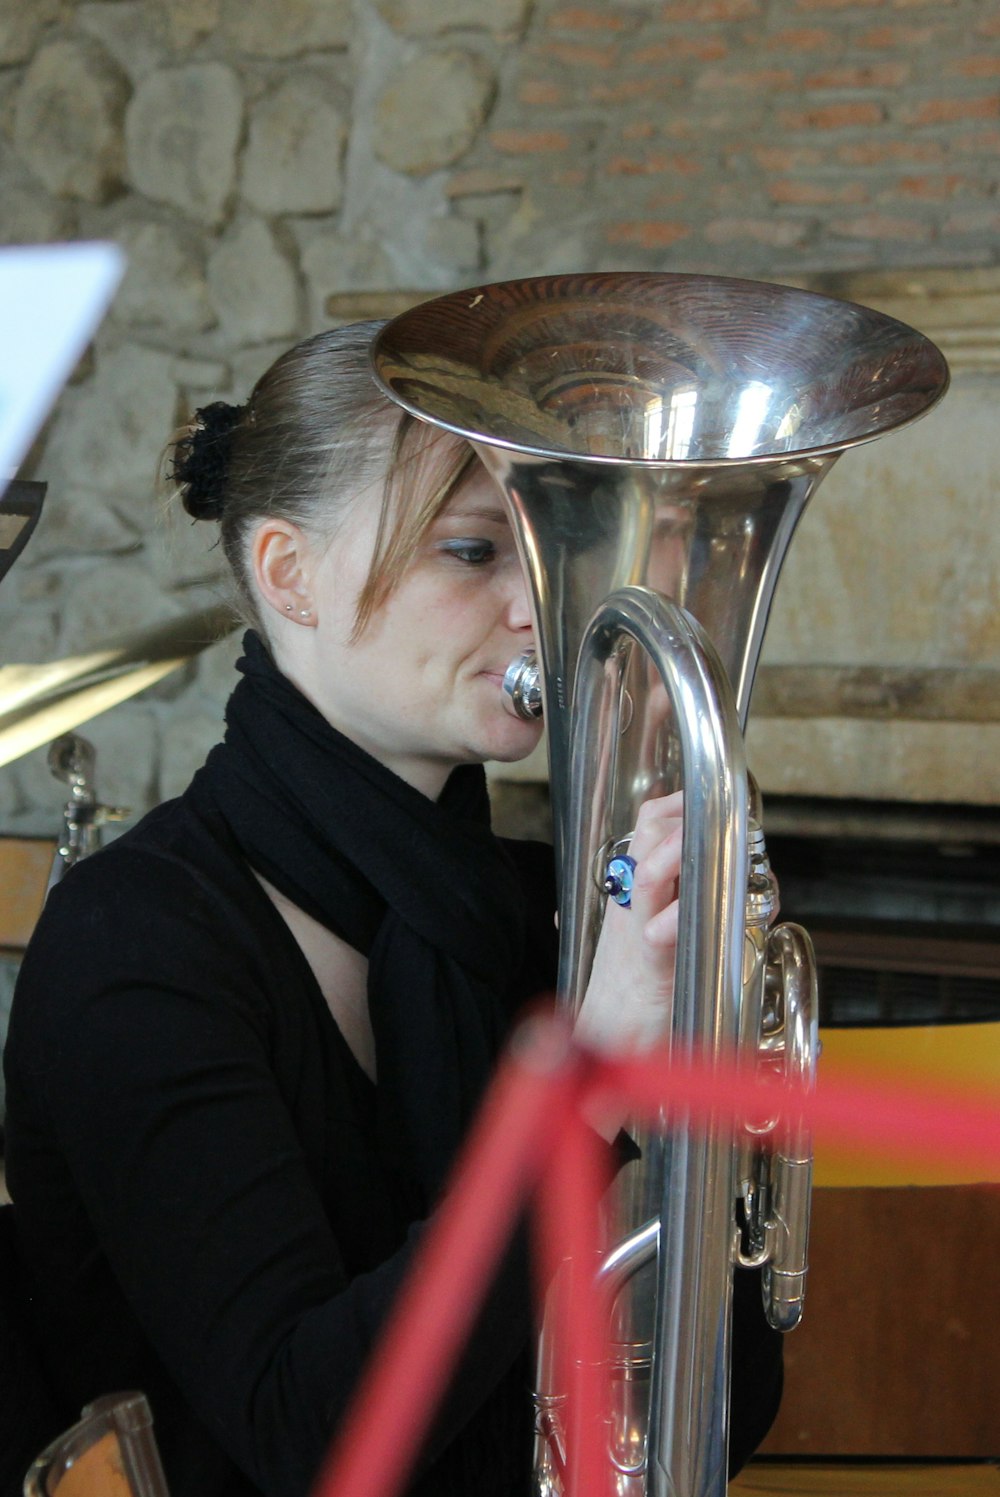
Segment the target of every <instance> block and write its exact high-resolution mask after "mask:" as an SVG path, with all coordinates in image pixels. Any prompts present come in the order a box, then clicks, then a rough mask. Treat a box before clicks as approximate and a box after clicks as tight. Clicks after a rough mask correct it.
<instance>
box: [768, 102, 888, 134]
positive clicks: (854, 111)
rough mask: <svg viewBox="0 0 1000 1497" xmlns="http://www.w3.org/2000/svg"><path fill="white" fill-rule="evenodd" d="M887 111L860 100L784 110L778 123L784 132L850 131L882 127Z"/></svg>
mask: <svg viewBox="0 0 1000 1497" xmlns="http://www.w3.org/2000/svg"><path fill="white" fill-rule="evenodd" d="M884 119H885V110H884V109H883V108H882V106H881V105H880V104H875V103H870V102H868V101H864V100H858V101H856V102H853V103H849V104H818V105H817V106H816V107H815V108H813V109H783V110H781V111H779V114H778V123H779V124H780V125H781V127H782V129H784V130H849V129H852V128H854V127H856V126H861V125H880V124H881V123H882V121H883V120H884Z"/></svg>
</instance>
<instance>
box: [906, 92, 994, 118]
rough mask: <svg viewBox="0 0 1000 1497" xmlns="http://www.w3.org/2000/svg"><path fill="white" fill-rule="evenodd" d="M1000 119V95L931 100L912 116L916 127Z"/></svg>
mask: <svg viewBox="0 0 1000 1497" xmlns="http://www.w3.org/2000/svg"><path fill="white" fill-rule="evenodd" d="M995 119H1000V94H987V95H985V96H984V97H983V98H980V99H931V100H929V101H928V102H927V103H926V104H921V105H920V107H919V108H918V109H917V110H915V111H914V113H913V116H912V121H913V124H915V125H948V124H953V123H955V122H956V121H957V120H995Z"/></svg>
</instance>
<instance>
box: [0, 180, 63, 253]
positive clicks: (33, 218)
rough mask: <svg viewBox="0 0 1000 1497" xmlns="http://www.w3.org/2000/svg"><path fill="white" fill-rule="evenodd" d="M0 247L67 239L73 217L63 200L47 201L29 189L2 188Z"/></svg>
mask: <svg viewBox="0 0 1000 1497" xmlns="http://www.w3.org/2000/svg"><path fill="white" fill-rule="evenodd" d="M2 192H3V214H2V215H0V244H53V243H57V242H58V241H59V240H61V239H62V240H65V239H70V238H72V236H73V233H74V230H75V227H76V215H75V212H74V209H73V206H72V204H71V203H69V202H68V201H67V200H66V199H65V198H53V197H47V196H46V195H45V193H43V192H39V191H35V190H34V189H33V188H31V187H16V186H11V187H7V186H4V187H3V189H2Z"/></svg>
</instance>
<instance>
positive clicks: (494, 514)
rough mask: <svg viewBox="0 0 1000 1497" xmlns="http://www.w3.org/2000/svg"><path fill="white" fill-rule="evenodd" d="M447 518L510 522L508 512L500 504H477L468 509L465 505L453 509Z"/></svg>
mask: <svg viewBox="0 0 1000 1497" xmlns="http://www.w3.org/2000/svg"><path fill="white" fill-rule="evenodd" d="M443 518H445V519H451V520H489V521H491V522H492V523H493V524H494V525H506V524H508V523H509V522H508V519H507V513H506V511H505V510H503V509H501V508H500V507H499V506H495V505H486V504H476V505H472V506H471V507H470V508H468V509H466V508H465V506H464V505H462V506H461V507H460V508H457V509H453V510H452V511H451V513H450V514H447V513H446V514H445V515H444V517H443Z"/></svg>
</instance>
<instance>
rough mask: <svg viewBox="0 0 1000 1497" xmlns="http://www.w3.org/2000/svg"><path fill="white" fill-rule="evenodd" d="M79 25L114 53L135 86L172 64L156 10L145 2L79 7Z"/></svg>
mask: <svg viewBox="0 0 1000 1497" xmlns="http://www.w3.org/2000/svg"><path fill="white" fill-rule="evenodd" d="M74 19H75V21H76V23H77V24H78V25H79V26H80V27H81V28H82V29H83V30H84V31H86V32H88V33H89V34H90V35H91V36H93V37H96V39H97V40H98V41H99V42H100V43H101V46H102V47H104V48H106V50H107V51H108V52H110V53H111V55H112V57H113V58H114V59H115V61H116V62H117V63H118V65H119V67H120V68H121V69H122V71H123V72H124V73H127V74H128V77H129V78H130V79H131V81H132V84H133V86H134V85H135V84H136V83H138V82H139V81H140V79H142V78H145V77H146V76H147V74H149V73H152V72H153V71H154V70H155V69H156V68H158V67H163V66H164V65H165V64H166V63H167V62H169V60H170V56H169V51H168V49H167V46H166V41H165V38H164V36H163V34H162V25H160V24H158V18H157V17H156V14H155V9H154V11H153V13H152V14H151V12H150V8H149V7H148V6H147V5H145V4H144V3H143V0H88V3H86V4H82V5H81V4H79V3H77V6H76V9H75V11H74Z"/></svg>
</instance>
